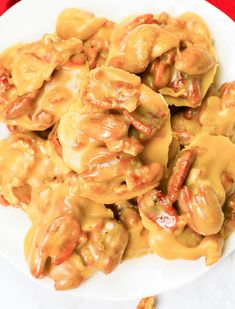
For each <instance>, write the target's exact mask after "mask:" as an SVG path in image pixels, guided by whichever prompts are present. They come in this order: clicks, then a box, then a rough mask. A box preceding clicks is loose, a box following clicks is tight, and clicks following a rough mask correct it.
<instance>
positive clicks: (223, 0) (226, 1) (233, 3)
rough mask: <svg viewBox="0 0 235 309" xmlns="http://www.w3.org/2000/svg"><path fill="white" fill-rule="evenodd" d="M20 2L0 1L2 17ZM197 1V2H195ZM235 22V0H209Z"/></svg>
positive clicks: (14, 0) (11, 0)
mask: <svg viewBox="0 0 235 309" xmlns="http://www.w3.org/2000/svg"><path fill="white" fill-rule="evenodd" d="M18 1H19V0H0V15H2V14H3V13H4V12H5V11H6V10H7V9H8V8H9V7H11V6H12V5H13V4H15V3H16V2H18ZM195 1H196V0H195ZM207 1H208V2H210V3H212V4H213V5H214V6H217V7H218V8H219V9H220V10H221V11H224V12H225V13H226V14H227V15H228V16H230V17H231V18H232V19H233V20H234V21H235V0H207Z"/></svg>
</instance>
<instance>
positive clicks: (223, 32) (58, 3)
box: [0, 0, 235, 300]
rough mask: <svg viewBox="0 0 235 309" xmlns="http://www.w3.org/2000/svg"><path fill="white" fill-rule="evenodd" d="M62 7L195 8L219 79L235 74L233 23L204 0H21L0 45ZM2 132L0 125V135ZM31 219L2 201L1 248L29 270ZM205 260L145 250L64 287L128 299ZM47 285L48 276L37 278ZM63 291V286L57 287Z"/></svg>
mask: <svg viewBox="0 0 235 309" xmlns="http://www.w3.org/2000/svg"><path fill="white" fill-rule="evenodd" d="M66 7H80V8H84V9H86V10H90V11H92V12H95V13H96V14H97V15H100V16H105V17H109V18H110V19H113V20H115V21H119V20H120V19H121V18H123V17H126V16H127V15H130V14H135V13H147V12H155V13H157V12H160V11H163V10H164V11H167V12H169V13H170V14H173V15H175V16H177V15H178V14H180V13H182V12H185V11H193V12H196V13H198V14H199V15H200V16H201V17H202V18H204V19H205V21H206V22H207V23H208V25H209V28H210V30H211V32H212V35H213V37H214V40H215V47H216V51H217V53H218V56H219V62H220V65H221V68H220V72H219V83H221V82H224V81H230V80H233V79H235V73H234V68H235V57H234V55H235V25H234V23H233V21H232V20H231V19H229V18H228V17H227V16H226V15H224V14H223V13H222V12H220V11H219V10H217V9H216V8H214V7H213V6H211V5H210V4H208V3H207V2H205V1H203V0H194V1H193V0H162V1H160V0H159V1H157V0H119V1H110V0H85V1H84V0H49V1H48V0H24V1H22V2H20V3H18V4H17V5H15V6H14V7H13V8H11V9H10V10H9V11H8V12H7V13H5V14H4V15H3V16H2V17H1V18H0V50H2V49H4V48H6V47H8V46H9V45H11V44H14V43H16V42H21V41H25V42H27V41H32V40H35V39H38V38H40V36H41V35H43V34H44V33H46V32H53V31H54V26H55V21H56V17H57V15H58V14H59V12H60V11H61V10H63V9H64V8H66ZM5 134H6V132H5V131H4V129H3V128H2V127H0V137H4V136H5ZM29 226H30V223H29V221H28V219H27V218H26V216H25V215H24V214H23V213H22V212H21V211H20V210H15V209H11V208H4V207H0V254H1V255H3V256H4V257H5V258H6V259H7V260H8V261H9V262H11V263H12V264H14V265H15V266H16V267H17V268H18V269H19V270H20V271H22V272H24V273H25V274H27V276H30V274H29V271H28V268H27V266H26V263H25V260H24V257H23V239H24V236H25V234H26V231H27V229H28V227H29ZM234 249H235V234H233V235H232V236H231V237H230V238H229V240H228V241H227V242H226V246H225V251H224V256H226V255H228V254H229V253H231V252H232V251H233V250H234ZM210 268H211V267H206V266H205V265H204V260H203V259H200V260H197V261H181V260H178V261H166V260H163V259H161V258H159V257H158V256H156V255H148V256H145V257H143V258H141V259H135V260H131V261H128V262H125V263H123V264H122V265H120V266H119V267H118V268H117V270H115V271H114V272H113V273H112V274H110V275H108V276H107V275H103V274H101V273H98V274H96V275H95V276H93V277H92V278H90V279H89V280H87V282H85V283H84V284H83V285H82V286H81V287H80V288H79V289H75V290H71V291H66V292H64V293H67V294H71V295H77V296H80V297H83V298H90V299H106V300H126V299H134V298H140V297H143V296H147V295H155V294H159V293H161V292H164V291H167V290H170V289H173V288H176V287H179V286H181V285H183V284H186V283H188V282H190V281H192V280H194V279H195V278H197V277H199V276H201V275H202V274H203V273H205V272H207V271H208V270H209V269H210ZM39 282H42V283H43V284H45V285H46V286H48V287H49V288H52V283H51V281H49V280H48V279H47V280H41V281H39ZM60 293H61V292H60Z"/></svg>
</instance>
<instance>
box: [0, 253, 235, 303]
mask: <svg viewBox="0 0 235 309" xmlns="http://www.w3.org/2000/svg"><path fill="white" fill-rule="evenodd" d="M147 280H148V279H147V278H146V281H147ZM234 291H235V253H234V254H233V255H231V256H229V257H227V258H226V259H225V260H224V261H223V262H221V263H220V264H218V265H217V266H216V267H215V268H214V269H212V270H211V271H209V272H208V273H207V274H206V275H204V276H203V277H201V278H199V279H198V280H196V281H194V282H192V283H190V284H188V285H187V286H184V287H181V288H179V289H177V290H174V291H170V292H167V293H164V294H162V295H159V296H158V305H157V309H234V308H235V292H234ZM137 303H138V300H135V301H129V302H114V303H111V302H97V301H89V300H82V299H79V298H76V297H72V296H69V295H66V294H63V293H55V292H53V291H51V290H48V289H47V288H45V287H43V286H41V285H39V284H38V283H37V282H36V281H32V280H29V279H28V278H26V277H25V276H24V275H22V274H21V273H19V272H18V271H17V270H16V269H15V268H14V267H13V266H11V265H10V264H8V262H6V261H5V260H4V259H2V258H0V308H1V309H135V307H136V304H137Z"/></svg>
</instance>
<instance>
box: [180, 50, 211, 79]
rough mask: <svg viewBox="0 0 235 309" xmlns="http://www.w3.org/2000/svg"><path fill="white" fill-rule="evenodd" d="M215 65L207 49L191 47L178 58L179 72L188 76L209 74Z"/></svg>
mask: <svg viewBox="0 0 235 309" xmlns="http://www.w3.org/2000/svg"><path fill="white" fill-rule="evenodd" d="M214 65H215V59H214V58H213V57H212V55H211V54H210V53H209V52H208V51H207V50H205V49H202V48H198V47H194V46H190V47H187V48H185V49H184V50H183V51H182V52H180V53H179V54H178V55H177V57H176V62H175V67H176V69H177V70H179V71H181V72H184V73H186V74H188V75H201V74H205V73H206V72H208V71H209V70H210V69H211V68H212V67H213V66H214Z"/></svg>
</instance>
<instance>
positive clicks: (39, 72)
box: [0, 8, 235, 309]
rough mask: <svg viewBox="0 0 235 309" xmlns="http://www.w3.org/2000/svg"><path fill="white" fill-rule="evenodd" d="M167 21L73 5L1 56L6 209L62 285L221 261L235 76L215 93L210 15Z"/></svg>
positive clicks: (229, 191)
mask: <svg viewBox="0 0 235 309" xmlns="http://www.w3.org/2000/svg"><path fill="white" fill-rule="evenodd" d="M155 13H156V12H150V13H147V14H143V15H140V16H131V17H128V18H126V19H124V20H123V21H121V22H120V23H117V24H116V23H114V22H113V21H110V20H108V19H107V18H105V17H97V16H95V15H94V14H92V13H90V12H85V11H83V10H80V9H77V8H68V9H66V10H64V11H63V12H61V14H60V15H59V17H58V20H57V23H56V27H55V33H54V34H45V35H44V36H43V37H42V38H41V39H40V40H38V41H36V42H33V43H27V44H17V45H15V46H12V47H10V48H9V49H7V50H6V51H4V52H3V53H2V54H1V55H0V120H1V122H3V123H5V124H6V125H7V126H8V129H9V133H10V136H9V138H7V139H5V140H2V141H0V203H1V204H2V205H3V206H4V207H9V206H10V205H13V206H16V207H19V208H21V209H22V210H23V211H24V212H25V213H26V215H27V216H28V217H29V218H30V220H31V222H32V226H31V228H30V230H29V231H28V233H27V236H26V238H25V257H26V260H27V262H28V265H29V269H30V271H31V273H32V275H33V276H34V277H36V278H42V277H45V276H49V277H50V278H52V279H53V280H54V284H55V288H56V289H58V290H65V289H71V288H76V287H77V286H79V285H81V284H82V283H83V282H84V281H85V280H87V279H88V278H89V277H91V276H92V275H93V274H94V273H96V272H98V271H100V272H103V273H104V274H109V273H110V272H112V271H114V270H115V269H116V267H117V266H118V265H119V264H120V263H122V262H123V261H125V260H127V259H131V258H137V257H141V256H143V255H145V254H148V253H155V254H158V255H160V256H161V257H163V258H166V259H189V260H193V259H198V258H200V257H205V260H206V264H207V265H211V264H213V263H215V262H217V261H218V260H219V259H220V257H221V255H222V250H223V246H224V240H225V238H227V237H228V236H229V234H230V233H231V232H232V231H233V230H234V228H235V223H234V209H235V206H234V203H235V197H234V194H235V193H234V192H235V165H234V164H233V158H234V157H235V146H234V140H235V139H234V116H235V112H234V106H235V90H234V89H235V86H234V82H229V83H225V84H223V85H222V86H221V87H220V88H219V89H218V90H214V88H212V87H211V85H212V84H213V81H214V77H215V74H216V71H217V67H218V64H217V62H218V60H217V56H216V52H215V50H214V47H213V40H212V37H211V34H210V31H209V29H208V27H207V25H206V23H205V22H204V21H203V20H202V19H201V18H200V17H199V16H197V15H196V14H194V13H190V12H188V13H185V14H183V15H181V16H179V17H171V16H170V15H168V14H167V13H165V12H163V13H160V14H158V15H156V14H155ZM208 89H209V90H208ZM153 306H154V299H153V298H152V297H150V298H146V299H144V300H143V301H142V302H141V303H140V304H139V307H138V308H146V309H147V308H149V309H150V308H153Z"/></svg>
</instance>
